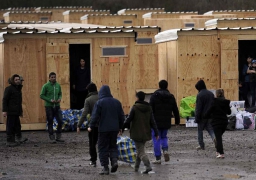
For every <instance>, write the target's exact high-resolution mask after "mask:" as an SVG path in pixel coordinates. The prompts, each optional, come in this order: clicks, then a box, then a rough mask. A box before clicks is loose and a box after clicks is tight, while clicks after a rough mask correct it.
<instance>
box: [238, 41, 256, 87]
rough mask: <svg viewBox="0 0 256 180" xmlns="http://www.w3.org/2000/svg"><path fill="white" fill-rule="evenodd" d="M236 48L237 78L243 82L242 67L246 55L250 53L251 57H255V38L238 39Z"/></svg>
mask: <svg viewBox="0 0 256 180" xmlns="http://www.w3.org/2000/svg"><path fill="white" fill-rule="evenodd" d="M238 48H239V51H238V59H239V61H238V67H239V80H240V81H242V82H243V81H244V77H243V67H244V65H245V64H246V63H247V62H246V59H247V56H248V55H251V56H252V58H253V59H256V40H240V41H238Z"/></svg>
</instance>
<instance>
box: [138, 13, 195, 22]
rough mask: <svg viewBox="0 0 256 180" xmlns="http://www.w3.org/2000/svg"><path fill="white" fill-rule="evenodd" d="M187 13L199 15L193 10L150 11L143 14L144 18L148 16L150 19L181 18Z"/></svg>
mask: <svg viewBox="0 0 256 180" xmlns="http://www.w3.org/2000/svg"><path fill="white" fill-rule="evenodd" d="M185 15H198V12H197V11H195V12H194V11H191V12H184V11H182V12H149V13H146V14H143V16H142V17H143V18H144V20H145V19H146V18H149V19H162V18H180V17H181V16H185Z"/></svg>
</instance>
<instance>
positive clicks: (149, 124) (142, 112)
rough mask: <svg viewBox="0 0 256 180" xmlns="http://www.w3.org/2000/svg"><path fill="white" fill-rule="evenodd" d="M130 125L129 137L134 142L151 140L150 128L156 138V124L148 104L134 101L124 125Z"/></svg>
mask: <svg viewBox="0 0 256 180" xmlns="http://www.w3.org/2000/svg"><path fill="white" fill-rule="evenodd" d="M129 123H131V125H130V137H131V139H133V140H134V141H139V142H146V141H149V140H151V138H152V137H151V128H152V129H153V130H154V132H155V135H156V136H158V130H157V126H156V122H155V119H154V116H153V112H152V109H151V107H150V105H149V103H147V102H145V101H136V102H135V104H134V105H133V107H132V109H131V111H130V113H129V116H128V117H127V119H126V120H125V123H124V124H129Z"/></svg>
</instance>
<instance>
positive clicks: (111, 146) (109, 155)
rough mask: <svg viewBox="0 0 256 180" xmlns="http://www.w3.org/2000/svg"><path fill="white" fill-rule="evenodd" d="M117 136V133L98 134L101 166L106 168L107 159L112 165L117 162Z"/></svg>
mask: <svg viewBox="0 0 256 180" xmlns="http://www.w3.org/2000/svg"><path fill="white" fill-rule="evenodd" d="M117 134H118V131H112V132H99V139H98V150H99V158H100V164H101V166H108V164H109V159H110V161H111V164H112V165H113V163H114V162H116V161H117V158H118V149H117V145H116V142H117Z"/></svg>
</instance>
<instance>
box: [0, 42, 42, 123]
mask: <svg viewBox="0 0 256 180" xmlns="http://www.w3.org/2000/svg"><path fill="white" fill-rule="evenodd" d="M45 45H46V39H44V38H36V39H32V38H31V39H23V38H19V39H14V38H12V39H8V38H6V39H5V42H4V47H5V48H4V78H3V81H4V83H3V84H4V87H6V86H8V78H9V77H11V76H12V75H13V74H20V75H22V76H23V77H24V80H25V81H24V82H23V85H24V86H23V89H22V92H23V103H22V106H23V118H22V119H21V123H23V124H26V123H39V122H46V118H45V110H44V106H43V101H42V100H41V99H40V91H41V88H42V85H43V84H44V83H45V82H46V81H47V80H46V77H45V72H46V62H45Z"/></svg>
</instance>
